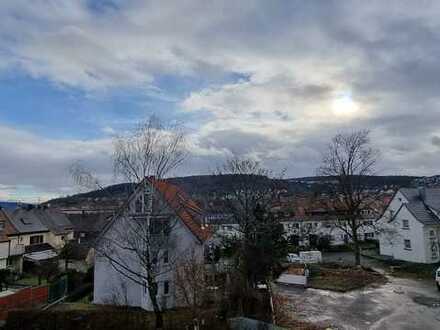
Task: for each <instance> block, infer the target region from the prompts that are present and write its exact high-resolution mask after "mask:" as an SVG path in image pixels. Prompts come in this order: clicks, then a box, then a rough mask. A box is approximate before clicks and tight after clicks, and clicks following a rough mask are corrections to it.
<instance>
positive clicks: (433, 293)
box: [275, 256, 440, 330]
mask: <svg viewBox="0 0 440 330" xmlns="http://www.w3.org/2000/svg"><path fill="white" fill-rule="evenodd" d="M334 257H335V258H336V259H339V258H340V256H334ZM327 260H329V259H327ZM332 261H333V260H332ZM368 266H370V267H371V266H373V267H374V268H375V269H377V270H379V271H380V269H378V268H377V267H378V265H377V264H375V263H374V262H370V263H369V264H368ZM379 266H380V265H379ZM387 278H388V283H386V284H384V285H381V286H379V287H366V288H364V289H361V290H354V291H350V292H346V293H339V292H333V291H328V290H319V289H311V288H309V289H300V288H292V287H286V286H281V285H277V286H275V291H276V292H277V293H278V294H280V295H282V296H284V297H286V298H287V299H286V301H287V305H288V310H289V311H290V313H292V315H296V317H298V318H299V319H300V320H303V321H307V322H313V323H316V324H319V325H324V326H328V325H331V326H333V327H334V328H337V329H350V330H351V329H360V330H363V329H383V330H385V329H386V330H394V329H395V330H397V329H399V330H400V329H404V330H405V329H408V330H416V329H423V330H431V329H440V293H439V292H438V291H437V288H436V286H435V282H434V280H430V279H428V280H427V279H406V278H397V277H393V276H389V275H387Z"/></svg>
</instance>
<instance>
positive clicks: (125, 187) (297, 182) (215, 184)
mask: <svg viewBox="0 0 440 330" xmlns="http://www.w3.org/2000/svg"><path fill="white" fill-rule="evenodd" d="M422 179H423V178H421V177H415V176H370V177H368V184H369V186H370V187H371V188H398V187H409V186H412V185H413V184H414V182H420V180H422ZM168 180H169V181H170V182H171V183H173V184H176V185H178V186H180V187H182V189H184V190H185V191H186V192H187V193H188V194H190V195H198V196H205V195H210V194H213V193H219V192H220V193H224V192H228V191H230V189H231V185H232V183H233V182H234V180H237V177H236V176H235V175H223V176H215V175H196V176H187V177H176V178H170V179H168ZM263 180H271V179H268V178H263ZM334 182H335V178H333V177H320V176H315V177H302V178H291V179H284V180H277V181H276V182H275V183H277V184H278V185H279V186H280V187H283V188H284V189H286V190H287V192H288V193H290V194H295V193H304V192H320V191H321V192H322V191H325V190H326V189H328V188H329V186H331V185H332V184H334ZM132 189H133V186H132V184H128V183H121V184H116V185H112V186H108V187H107V188H105V189H104V190H94V191H90V192H87V193H82V194H77V195H73V196H69V197H63V198H57V199H53V200H51V201H48V202H47V203H50V204H51V205H52V206H55V207H77V206H79V205H82V207H83V206H84V204H87V206H88V208H112V207H113V205H114V204H115V203H114V200H115V199H119V200H121V199H124V198H125V196H127V195H128V194H129V192H130V191H132Z"/></svg>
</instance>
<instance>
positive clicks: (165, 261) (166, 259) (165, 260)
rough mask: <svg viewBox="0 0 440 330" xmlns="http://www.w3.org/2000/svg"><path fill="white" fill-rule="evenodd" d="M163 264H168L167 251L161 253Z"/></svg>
mask: <svg viewBox="0 0 440 330" xmlns="http://www.w3.org/2000/svg"><path fill="white" fill-rule="evenodd" d="M163 263H164V264H167V263H168V250H165V251H163Z"/></svg>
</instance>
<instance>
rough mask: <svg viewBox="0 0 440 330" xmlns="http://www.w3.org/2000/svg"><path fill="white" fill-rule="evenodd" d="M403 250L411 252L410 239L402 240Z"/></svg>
mask: <svg viewBox="0 0 440 330" xmlns="http://www.w3.org/2000/svg"><path fill="white" fill-rule="evenodd" d="M407 243H409V244H407ZM403 248H404V249H405V250H408V251H411V250H412V246H411V240H410V239H404V240H403Z"/></svg>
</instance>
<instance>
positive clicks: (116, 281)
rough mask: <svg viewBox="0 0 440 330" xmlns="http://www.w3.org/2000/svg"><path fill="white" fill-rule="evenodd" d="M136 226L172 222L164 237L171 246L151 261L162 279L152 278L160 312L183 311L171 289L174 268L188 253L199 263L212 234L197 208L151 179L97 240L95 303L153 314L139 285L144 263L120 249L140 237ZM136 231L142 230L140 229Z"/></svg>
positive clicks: (170, 187)
mask: <svg viewBox="0 0 440 330" xmlns="http://www.w3.org/2000/svg"><path fill="white" fill-rule="evenodd" d="M139 223H145V224H147V228H153V227H155V226H159V227H160V226H161V225H162V224H164V223H166V224H169V223H173V225H172V226H170V227H168V228H169V231H168V232H167V234H166V235H167V237H168V240H167V241H168V242H170V244H169V245H167V246H166V248H165V247H164V248H163V250H160V252H159V254H158V256H159V257H158V258H157V259H155V264H156V263H157V264H158V265H159V266H158V267H159V269H160V271H158V272H157V273H156V274H160V275H158V276H157V277H156V279H155V280H156V283H157V285H158V295H157V298H158V301H159V302H160V305H161V307H162V308H174V307H179V306H184V302H183V301H182V300H181V299H179V293H178V290H177V288H176V285H175V265H176V264H177V261H178V260H180V259H181V258H182V257H183V256H187V255H189V254H192V255H193V256H195V258H197V260H199V261H201V262H203V259H204V249H205V246H206V245H207V243H208V239H209V238H210V237H211V232H210V230H209V229H208V228H207V227H205V226H204V225H203V213H202V211H201V209H200V208H199V207H198V206H197V205H196V203H195V202H193V201H192V200H191V199H190V198H189V197H188V196H187V195H186V194H185V193H184V192H183V191H182V190H181V189H180V188H178V187H177V186H175V185H172V184H170V183H168V182H167V181H164V180H155V179H153V178H146V179H145V180H144V181H143V182H142V183H141V184H139V185H138V187H137V189H136V190H135V191H134V193H133V194H132V195H131V196H130V198H129V199H128V201H127V202H126V203H125V205H124V206H123V207H122V208H121V210H120V211H119V212H118V213H117V214H116V215H115V216H114V217H113V219H112V220H111V221H110V222H109V224H108V225H107V226H106V227H105V228H104V230H103V231H102V233H101V235H100V237H99V238H98V241H97V247H96V251H97V252H96V257H95V278H94V303H96V304H123V305H128V306H136V307H141V308H143V309H145V310H149V311H152V310H153V305H152V302H151V300H150V297H149V293H148V286H147V285H142V283H141V282H142V281H144V278H145V274H146V272H145V271H144V270H143V269H144V268H143V267H142V262H141V260H142V259H141V257H139V254H137V253H134V252H129V251H128V250H127V249H123V246H124V245H125V244H126V243H127V242H130V241H131V240H132V239H136V235H139V234H140V233H139V232H133V231H132V230H131V228H133V224H136V226H137V224H139ZM138 228H139V230H142V227H138ZM120 233H125V234H126V235H127V236H125V237H126V242H121V241H120V240H119V239H118V237H121V236H120ZM141 234H142V233H141ZM103 248H106V253H103V252H102V251H104V250H103ZM160 249H162V247H161V248H160ZM127 269H129V271H128V270H127ZM138 274H141V275H143V276H138ZM144 283H145V282H144Z"/></svg>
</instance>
